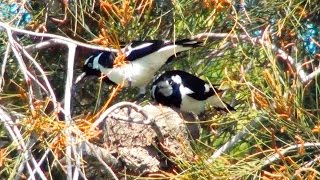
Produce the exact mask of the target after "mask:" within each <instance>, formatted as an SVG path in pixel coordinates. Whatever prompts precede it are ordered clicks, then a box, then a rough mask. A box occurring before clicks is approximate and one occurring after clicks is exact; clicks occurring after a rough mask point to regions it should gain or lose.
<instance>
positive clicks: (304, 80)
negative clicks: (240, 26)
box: [192, 33, 320, 84]
mask: <svg viewBox="0 0 320 180" xmlns="http://www.w3.org/2000/svg"><path fill="white" fill-rule="evenodd" d="M192 38H193V39H207V38H208V39H211V40H215V39H225V38H229V39H240V40H244V41H246V42H249V43H252V44H253V45H257V46H265V47H269V48H271V49H272V51H274V52H275V53H276V54H277V55H278V56H280V57H281V58H282V59H283V60H285V61H287V62H289V64H290V65H291V66H292V67H293V68H295V70H296V72H297V74H298V77H299V79H300V81H301V82H302V83H303V84H305V83H307V82H309V81H311V80H312V79H313V78H314V77H315V76H316V75H318V74H319V73H320V71H319V70H316V71H314V72H313V73H311V74H309V75H308V74H306V72H305V71H304V70H303V69H302V66H301V64H300V63H298V62H297V61H295V60H294V59H293V58H292V57H291V56H289V55H288V54H287V53H286V52H284V51H283V50H282V49H280V48H277V47H276V46H275V45H273V44H271V43H270V42H269V41H266V40H263V39H262V38H252V37H250V36H249V35H247V34H241V35H232V34H228V33H200V34H198V35H195V36H193V37H192ZM300 62H302V61H300Z"/></svg>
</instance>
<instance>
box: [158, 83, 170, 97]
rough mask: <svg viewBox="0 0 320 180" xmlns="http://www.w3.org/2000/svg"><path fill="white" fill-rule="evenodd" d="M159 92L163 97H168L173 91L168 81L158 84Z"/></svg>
mask: <svg viewBox="0 0 320 180" xmlns="http://www.w3.org/2000/svg"><path fill="white" fill-rule="evenodd" d="M158 88H159V92H160V93H161V94H163V95H164V96H170V95H171V94H172V92H173V89H172V87H171V85H170V84H169V82H168V81H161V82H159V83H158Z"/></svg>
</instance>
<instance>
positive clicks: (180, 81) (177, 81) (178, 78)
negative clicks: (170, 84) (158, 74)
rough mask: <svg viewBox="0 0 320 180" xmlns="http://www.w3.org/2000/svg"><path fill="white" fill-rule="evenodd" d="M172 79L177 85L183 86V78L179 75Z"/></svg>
mask: <svg viewBox="0 0 320 180" xmlns="http://www.w3.org/2000/svg"><path fill="white" fill-rule="evenodd" d="M171 79H172V80H173V81H174V82H175V83H177V84H181V83H182V79H181V77H180V76H179V75H175V76H172V77H171Z"/></svg>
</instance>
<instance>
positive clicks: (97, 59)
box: [92, 53, 102, 70]
mask: <svg viewBox="0 0 320 180" xmlns="http://www.w3.org/2000/svg"><path fill="white" fill-rule="evenodd" d="M101 55H102V53H100V54H99V55H98V56H96V57H95V58H94V59H93V64H92V69H97V70H99V59H100V56H101Z"/></svg>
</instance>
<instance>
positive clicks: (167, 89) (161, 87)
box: [151, 76, 181, 99]
mask: <svg viewBox="0 0 320 180" xmlns="http://www.w3.org/2000/svg"><path fill="white" fill-rule="evenodd" d="M180 85H181V78H180V77H179V76H177V77H176V76H172V77H162V78H161V77H160V78H159V79H157V81H155V82H154V83H153V84H152V87H151V96H152V98H153V99H156V96H159V95H160V96H165V97H169V96H172V95H173V94H175V93H177V92H178V91H179V87H180Z"/></svg>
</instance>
